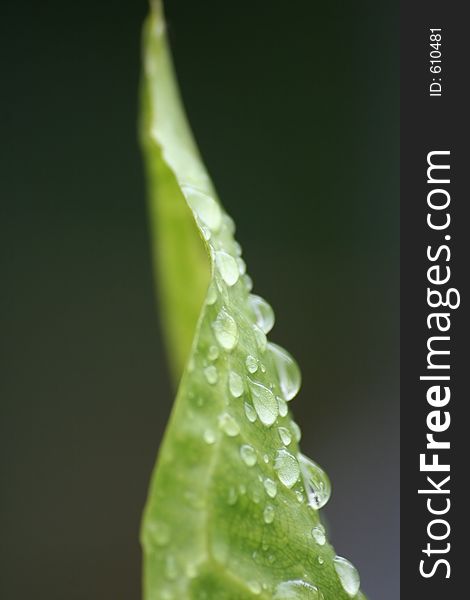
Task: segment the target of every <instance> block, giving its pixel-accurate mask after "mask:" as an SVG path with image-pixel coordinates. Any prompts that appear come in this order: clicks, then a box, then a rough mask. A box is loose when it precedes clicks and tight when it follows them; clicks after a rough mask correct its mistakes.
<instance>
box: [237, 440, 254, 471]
mask: <svg viewBox="0 0 470 600" xmlns="http://www.w3.org/2000/svg"><path fill="white" fill-rule="evenodd" d="M240 456H241V457H242V460H243V462H244V463H245V465H247V466H248V467H253V466H254V465H256V452H255V449H254V448H253V447H252V446H250V445H249V444H243V446H241V447H240Z"/></svg>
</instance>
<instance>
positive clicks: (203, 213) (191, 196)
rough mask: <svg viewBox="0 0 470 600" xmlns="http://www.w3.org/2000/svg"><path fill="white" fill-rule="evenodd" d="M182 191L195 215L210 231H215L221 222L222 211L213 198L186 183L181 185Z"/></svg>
mask: <svg viewBox="0 0 470 600" xmlns="http://www.w3.org/2000/svg"><path fill="white" fill-rule="evenodd" d="M183 191H184V194H185V196H186V200H187V201H188V204H189V206H190V207H191V208H192V209H193V211H194V212H195V213H196V215H197V217H198V218H199V219H200V220H201V221H202V222H203V223H205V224H206V225H207V226H208V227H209V228H210V229H212V231H217V230H218V229H219V228H220V225H221V224H222V211H221V210H220V206H219V205H218V204H217V202H216V201H215V200H214V198H212V197H211V196H208V195H207V194H205V193H204V192H201V191H200V190H197V189H195V188H193V187H191V186H188V185H185V186H184V187H183Z"/></svg>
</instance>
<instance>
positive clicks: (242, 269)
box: [236, 257, 246, 275]
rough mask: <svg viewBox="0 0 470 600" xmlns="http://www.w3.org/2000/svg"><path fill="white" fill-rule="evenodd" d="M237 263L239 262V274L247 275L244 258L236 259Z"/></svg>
mask: <svg viewBox="0 0 470 600" xmlns="http://www.w3.org/2000/svg"><path fill="white" fill-rule="evenodd" d="M236 262H237V266H238V272H239V273H240V275H245V273H246V262H245V261H244V260H243V258H240V257H237V258H236Z"/></svg>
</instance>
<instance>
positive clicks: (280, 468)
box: [274, 448, 300, 488]
mask: <svg viewBox="0 0 470 600" xmlns="http://www.w3.org/2000/svg"><path fill="white" fill-rule="evenodd" d="M274 469H275V470H276V472H277V476H278V477H279V481H280V482H281V483H282V484H283V485H285V486H286V487H287V488H291V487H293V486H294V485H295V483H296V482H297V480H298V479H299V475H300V467H299V463H298V461H297V459H296V458H295V456H293V455H292V454H291V453H290V452H288V451H287V450H286V449H285V448H281V449H280V450H278V452H277V455H276V460H275V461H274Z"/></svg>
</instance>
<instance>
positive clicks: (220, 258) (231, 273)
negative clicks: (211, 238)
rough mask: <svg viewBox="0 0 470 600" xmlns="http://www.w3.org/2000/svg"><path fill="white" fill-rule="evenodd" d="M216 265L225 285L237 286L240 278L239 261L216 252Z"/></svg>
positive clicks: (224, 253) (225, 253)
mask: <svg viewBox="0 0 470 600" xmlns="http://www.w3.org/2000/svg"><path fill="white" fill-rule="evenodd" d="M215 263H216V265H217V268H218V269H219V272H220V274H221V275H222V279H223V280H224V281H225V283H226V284H227V285H228V286H232V285H235V284H236V283H237V281H238V278H239V277H240V273H239V272H238V265H237V261H236V260H235V259H234V258H233V256H231V255H230V254H227V252H223V251H219V252H216V253H215Z"/></svg>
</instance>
